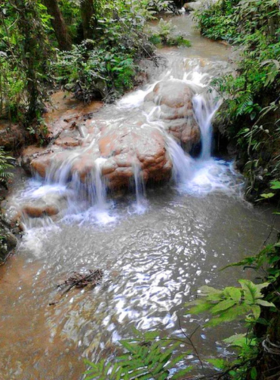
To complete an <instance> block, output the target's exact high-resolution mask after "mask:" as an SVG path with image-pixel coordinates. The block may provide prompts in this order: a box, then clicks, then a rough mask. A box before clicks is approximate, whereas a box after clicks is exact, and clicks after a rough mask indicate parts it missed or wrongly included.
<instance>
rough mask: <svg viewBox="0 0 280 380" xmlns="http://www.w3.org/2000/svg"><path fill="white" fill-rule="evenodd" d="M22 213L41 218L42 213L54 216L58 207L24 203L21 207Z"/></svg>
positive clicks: (57, 211)
mask: <svg viewBox="0 0 280 380" xmlns="http://www.w3.org/2000/svg"><path fill="white" fill-rule="evenodd" d="M22 213H23V214H24V215H27V216H29V217H30V218H41V217H42V216H44V215H48V216H54V215H57V214H58V213H59V209H58V208H57V207H56V206H53V205H42V206H32V205H26V206H24V207H23V209H22Z"/></svg>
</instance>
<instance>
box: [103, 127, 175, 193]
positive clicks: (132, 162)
mask: <svg viewBox="0 0 280 380" xmlns="http://www.w3.org/2000/svg"><path fill="white" fill-rule="evenodd" d="M99 149H100V154H101V157H104V158H107V160H106V161H105V162H104V163H103V165H102V174H103V175H104V177H105V178H106V180H107V183H108V187H109V188H112V189H113V188H118V187H122V186H128V185H129V182H130V181H131V180H132V179H133V178H134V173H135V169H136V168H137V167H138V168H140V169H141V173H142V177H143V180H144V181H145V182H147V181H149V180H152V181H156V182H158V181H163V180H168V179H169V178H170V176H171V170H172V162H171V160H170V157H169V155H168V153H167V151H166V148H165V138H164V136H163V134H162V133H161V132H160V131H159V130H157V129H154V128H152V127H148V126H147V127H145V128H141V129H136V130H132V131H131V130H129V129H125V128H122V129H121V130H115V131H113V132H109V133H108V134H106V135H105V136H103V137H102V138H101V139H100V140H99Z"/></svg>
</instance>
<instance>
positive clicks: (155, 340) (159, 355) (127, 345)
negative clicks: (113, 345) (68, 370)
mask: <svg viewBox="0 0 280 380" xmlns="http://www.w3.org/2000/svg"><path fill="white" fill-rule="evenodd" d="M134 334H135V338H134V339H129V340H121V341H120V343H121V345H122V347H123V348H124V349H125V351H126V352H125V353H124V354H122V355H120V356H117V358H116V361H115V363H114V364H112V363H107V362H106V361H105V360H104V359H102V360H101V361H100V362H99V363H97V364H94V363H92V362H90V361H88V360H86V364H88V366H89V367H90V369H89V370H88V371H86V372H85V374H86V375H87V376H86V379H85V380H93V379H96V380H97V379H98V380H120V379H123V380H132V379H134V380H150V379H154V380H165V379H168V378H169V375H170V370H171V369H172V370H173V372H174V368H176V366H177V364H178V363H179V362H180V361H181V360H182V359H183V358H184V356H185V355H178V356H176V357H175V358H174V357H173V356H174V352H176V351H177V349H178V346H179V345H180V342H175V343H174V342H172V340H171V339H166V340H161V339H160V338H159V333H158V332H157V331H154V332H147V333H141V332H140V331H138V330H136V329H135V330H134ZM190 370H191V367H187V368H184V369H178V368H177V371H176V373H175V374H174V375H173V376H172V379H173V380H176V379H181V378H182V376H183V375H185V374H187V373H188V372H189V371H190Z"/></svg>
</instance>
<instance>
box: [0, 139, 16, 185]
mask: <svg viewBox="0 0 280 380" xmlns="http://www.w3.org/2000/svg"><path fill="white" fill-rule="evenodd" d="M13 160H14V159H13V158H12V157H10V156H7V155H6V154H5V153H4V150H3V147H1V146H0V183H1V184H2V185H6V184H7V182H8V181H9V179H11V178H12V177H13V174H12V173H11V172H10V169H12V168H13V165H12V164H11V162H13Z"/></svg>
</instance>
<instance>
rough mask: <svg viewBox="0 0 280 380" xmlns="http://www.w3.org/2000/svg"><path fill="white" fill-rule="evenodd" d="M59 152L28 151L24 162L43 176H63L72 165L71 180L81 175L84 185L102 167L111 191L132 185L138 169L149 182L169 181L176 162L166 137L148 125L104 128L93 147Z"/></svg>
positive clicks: (101, 170) (102, 172)
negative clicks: (172, 157)
mask: <svg viewBox="0 0 280 380" xmlns="http://www.w3.org/2000/svg"><path fill="white" fill-rule="evenodd" d="M62 148H65V149H62ZM56 149H59V150H54V149H53V150H49V151H45V152H37V153H34V152H33V151H32V150H31V149H30V150H29V151H28V150H25V151H24V152H23V153H24V154H26V156H24V157H23V159H22V161H23V162H25V163H27V162H28V163H29V171H32V172H33V173H34V172H35V173H37V174H39V175H40V176H41V177H46V176H47V175H48V174H51V171H52V172H53V173H57V175H59V170H60V168H62V167H63V165H65V167H66V165H68V166H67V168H68V169H67V170H68V175H69V177H68V179H69V180H70V179H71V178H73V177H74V176H75V175H78V177H79V178H80V180H81V182H86V181H87V180H88V179H92V178H93V177H94V176H95V173H96V171H97V170H98V167H100V172H101V174H102V176H103V177H104V178H105V180H106V184H107V186H108V187H109V188H110V189H116V188H120V187H124V186H125V187H127V186H129V184H130V182H131V181H133V180H134V173H135V170H136V168H140V169H141V173H142V177H143V180H144V181H145V182H147V181H150V180H152V181H156V182H158V181H163V180H169V178H170V176H171V170H172V162H171V159H170V157H169V155H168V153H167V150H166V147H165V136H164V134H163V133H162V132H161V131H160V130H157V129H155V128H152V127H148V126H147V127H143V128H136V129H134V128H130V127H123V128H121V129H119V128H113V129H109V130H106V129H104V130H103V132H101V133H100V134H99V138H98V139H96V142H95V144H92V146H90V147H84V148H81V147H73V148H72V150H69V149H67V147H63V146H61V145H59V146H58V147H57V148H56ZM78 149H79V150H78ZM30 151H32V152H33V158H32V155H31V156H30ZM27 154H29V155H27ZM64 172H65V171H64ZM89 177H90V178H89ZM33 211H34V210H33V209H32V210H31V212H29V209H28V212H27V211H26V213H27V214H30V215H31V214H34V216H35V217H36V216H37V215H35V214H37V209H36V210H35V211H34V213H33ZM40 212H41V214H43V213H44V212H45V210H44V209H42V208H40V210H39V213H40ZM32 216H33V215H32Z"/></svg>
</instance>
